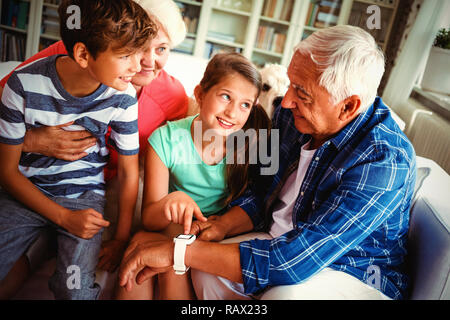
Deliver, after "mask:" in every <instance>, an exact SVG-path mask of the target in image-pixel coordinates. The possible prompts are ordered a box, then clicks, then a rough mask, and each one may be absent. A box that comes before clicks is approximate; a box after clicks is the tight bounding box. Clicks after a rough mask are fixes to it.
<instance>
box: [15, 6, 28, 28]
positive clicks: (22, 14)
mask: <svg viewBox="0 0 450 320" xmlns="http://www.w3.org/2000/svg"><path fill="white" fill-rule="evenodd" d="M29 7H30V3H29V2H25V1H21V2H20V3H19V12H18V14H17V28H20V29H26V27H27V26H26V24H27V15H28V9H29Z"/></svg>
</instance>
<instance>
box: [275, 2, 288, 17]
mask: <svg viewBox="0 0 450 320" xmlns="http://www.w3.org/2000/svg"><path fill="white" fill-rule="evenodd" d="M285 5H286V2H285V1H283V0H277V1H276V4H275V9H274V12H273V18H274V19H280V17H281V11H282V10H283V7H284V6H285Z"/></svg>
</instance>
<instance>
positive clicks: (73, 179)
mask: <svg viewBox="0 0 450 320" xmlns="http://www.w3.org/2000/svg"><path fill="white" fill-rule="evenodd" d="M59 56H60V55H59ZM59 56H56V55H55V56H51V57H48V58H43V59H39V60H36V61H34V62H32V63H30V64H27V65H25V66H23V67H21V68H19V69H17V70H16V71H15V72H14V73H13V74H12V75H11V77H10V78H9V80H8V82H7V83H6V85H5V88H4V91H3V95H2V99H1V103H0V143H4V144H10V145H17V144H21V143H23V141H24V136H25V132H26V130H29V129H32V128H35V127H40V126H55V125H61V124H64V123H67V122H70V121H75V122H74V124H73V125H71V126H69V127H64V129H65V130H71V131H72V130H82V129H86V130H88V131H89V132H90V133H91V134H92V135H93V136H95V137H96V138H97V144H96V145H94V146H92V147H90V148H88V149H87V150H85V152H86V153H88V155H87V156H85V157H84V158H82V159H80V160H76V161H65V160H60V159H56V158H51V157H46V156H43V155H41V154H36V153H22V155H21V158H20V163H19V170H20V172H21V173H22V174H23V175H25V176H26V177H27V178H28V179H29V180H30V181H31V182H32V183H33V184H34V185H36V186H37V187H38V188H39V189H40V190H41V191H42V192H44V193H45V194H47V195H49V196H62V197H70V198H76V197H78V196H80V195H81V194H82V193H84V192H85V191H95V192H97V193H100V194H104V184H105V183H104V176H103V168H104V166H105V165H106V163H107V161H108V157H109V156H108V154H109V152H108V149H107V147H106V141H105V134H106V132H107V130H108V126H110V127H111V137H110V140H111V141H110V143H111V145H113V146H114V147H115V148H116V150H117V151H118V152H119V153H120V154H123V155H134V154H137V153H138V152H139V134H138V126H137V115H138V107H137V100H136V91H135V89H134V88H133V86H132V85H131V84H130V85H129V87H128V89H127V90H126V91H123V92H121V91H118V90H116V89H113V88H110V87H107V86H105V85H103V84H102V85H100V87H99V88H98V89H97V90H95V92H93V93H92V94H90V95H89V96H85V97H81V98H77V97H74V96H72V95H71V94H69V93H68V92H67V91H66V90H65V89H64V87H63V86H62V84H61V81H60V80H59V77H58V75H57V72H56V59H57V58H58V57H59Z"/></svg>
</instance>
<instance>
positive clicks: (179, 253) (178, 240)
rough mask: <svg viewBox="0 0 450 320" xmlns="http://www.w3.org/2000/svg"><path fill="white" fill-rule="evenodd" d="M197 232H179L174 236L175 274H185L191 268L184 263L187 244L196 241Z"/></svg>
mask: <svg viewBox="0 0 450 320" xmlns="http://www.w3.org/2000/svg"><path fill="white" fill-rule="evenodd" d="M195 238H196V236H195V234H179V235H178V236H176V237H175V238H173V242H175V249H174V251H173V262H174V264H173V270H175V274H179V275H181V274H185V273H186V271H188V270H189V267H187V268H186V266H185V264H184V255H185V253H186V246H188V245H190V244H192V243H193V242H194V241H195Z"/></svg>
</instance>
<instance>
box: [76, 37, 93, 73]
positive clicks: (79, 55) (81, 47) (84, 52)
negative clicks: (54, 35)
mask: <svg viewBox="0 0 450 320" xmlns="http://www.w3.org/2000/svg"><path fill="white" fill-rule="evenodd" d="M90 57H92V56H91V54H90V53H89V51H88V49H87V47H86V45H85V44H84V43H82V42H77V43H75V45H74V46H73V58H74V60H75V61H76V63H78V64H79V65H80V67H82V68H87V66H88V64H89V63H88V62H89V58H90Z"/></svg>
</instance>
